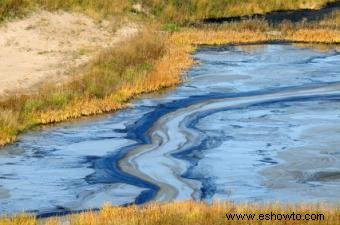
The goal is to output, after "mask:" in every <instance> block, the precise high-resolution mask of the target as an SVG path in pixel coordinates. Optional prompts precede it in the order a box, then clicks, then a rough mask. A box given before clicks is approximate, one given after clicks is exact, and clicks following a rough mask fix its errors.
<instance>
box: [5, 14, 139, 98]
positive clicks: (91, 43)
mask: <svg viewBox="0 0 340 225" xmlns="http://www.w3.org/2000/svg"><path fill="white" fill-rule="evenodd" d="M117 26H118V25H117V23H116V22H115V21H108V20H106V21H101V22H97V21H95V20H93V19H92V18H90V17H87V16H85V15H82V14H78V13H69V12H55V13H51V12H47V11H40V12H35V13H34V14H31V15H29V16H27V17H26V18H23V19H17V20H14V21H10V22H7V23H4V24H1V25H0V97H4V96H8V95H11V94H15V93H16V92H18V91H22V90H25V91H31V90H34V89H35V88H36V87H38V86H39V84H41V83H43V82H44V81H46V80H48V81H50V82H61V81H64V80H65V79H67V77H68V75H69V74H70V70H71V69H72V68H75V67H77V66H79V65H81V64H83V63H86V62H87V61H89V60H90V59H91V58H92V57H94V56H95V55H96V53H98V52H99V51H100V50H102V49H103V48H107V47H110V46H113V45H114V44H117V43H119V42H120V41H121V40H123V39H125V38H127V37H128V36H131V35H134V34H136V33H137V32H138V28H137V26H136V25H132V24H129V25H124V26H121V25H120V26H119V27H117ZM118 28H119V29H118Z"/></svg>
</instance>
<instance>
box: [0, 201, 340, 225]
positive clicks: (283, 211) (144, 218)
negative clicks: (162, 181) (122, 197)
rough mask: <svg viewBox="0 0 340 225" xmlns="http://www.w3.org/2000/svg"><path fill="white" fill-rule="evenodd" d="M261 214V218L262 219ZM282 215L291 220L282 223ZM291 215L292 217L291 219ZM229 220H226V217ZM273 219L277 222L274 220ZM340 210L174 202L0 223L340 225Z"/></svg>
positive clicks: (337, 208)
mask: <svg viewBox="0 0 340 225" xmlns="http://www.w3.org/2000/svg"><path fill="white" fill-rule="evenodd" d="M236 214H237V215H241V216H243V215H244V214H247V215H248V216H249V215H251V216H254V219H246V218H244V219H243V220H242V219H239V220H238V219H237V218H236V216H234V219H231V218H230V217H232V216H233V215H236ZM261 214H263V217H262V216H261ZM283 215H285V216H289V217H290V219H283ZM292 215H293V216H292ZM227 216H229V219H228V217H227ZM275 218H276V219H275ZM339 220H340V209H339V207H336V206H330V205H327V204H317V205H307V204H300V205H280V204H268V205H260V204H233V203H222V202H221V203H218V202H217V203H213V204H205V203H202V202H191V201H188V202H174V203H168V204H161V205H160V204H148V205H146V206H143V207H137V206H128V207H112V206H110V205H106V206H104V207H103V209H101V210H100V211H99V212H86V213H81V214H75V215H70V216H66V217H63V218H61V219H60V218H51V219H47V220H44V222H42V221H40V222H38V221H37V219H36V218H34V217H30V216H27V215H22V216H18V217H16V218H12V219H11V218H8V219H2V220H0V224H1V225H8V224H11V225H23V224H25V225H36V224H41V225H59V224H72V225H99V224H110V225H116V224H117V225H121V224H126V225H130V224H131V225H133V224H147V225H159V224H162V225H167V224H169V225H172V224H186V225H194V224H195V225H197V224H202V225H203V224H214V225H215V224H216V225H217V224H221V225H222V224H229V225H232V224H237V225H239V224H253V225H257V224H271V225H280V224H285V225H288V224H289V225H295V224H296V225H297V224H299V225H301V224H302V225H303V224H309V225H317V224H334V225H336V224H339Z"/></svg>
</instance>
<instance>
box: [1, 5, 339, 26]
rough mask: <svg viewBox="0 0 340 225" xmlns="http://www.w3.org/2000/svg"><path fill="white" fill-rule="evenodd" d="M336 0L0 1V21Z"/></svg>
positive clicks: (212, 13) (162, 14)
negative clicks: (39, 14) (57, 13)
mask: <svg viewBox="0 0 340 225" xmlns="http://www.w3.org/2000/svg"><path fill="white" fill-rule="evenodd" d="M335 1H336V0H266V1H259V0H242V1H239V0H214V1H210V0H189V1H182V0H171V1H165V0H141V1H135V0H82V1H79V0H0V21H1V20H3V19H4V18H7V17H12V16H17V15H22V14H24V13H26V12H28V11H30V10H33V9H38V8H43V9H47V10H58V9H63V10H73V11H79V12H84V13H86V14H88V15H91V16H95V17H103V16H108V15H117V14H122V13H126V12H128V11H131V10H132V5H133V4H134V3H142V4H143V6H144V7H145V8H146V9H148V11H149V12H150V13H151V14H153V15H155V16H156V17H157V20H161V21H162V22H164V23H171V22H175V23H177V24H188V23H191V22H195V21H197V20H201V19H205V18H218V17H229V16H243V15H250V14H263V13H267V12H271V11H275V10H285V9H305V8H308V9H318V8H320V7H322V6H323V5H325V4H327V3H329V2H335Z"/></svg>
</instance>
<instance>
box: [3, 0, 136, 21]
mask: <svg viewBox="0 0 340 225" xmlns="http://www.w3.org/2000/svg"><path fill="white" fill-rule="evenodd" d="M131 5H132V4H131V1H126V0H82V1H79V0H0V21H2V20H4V19H5V18H8V17H13V16H20V15H23V14H25V13H28V12H30V11H32V10H35V9H39V8H42V9H45V10H51V11H55V10H60V9H61V10H72V11H77V12H82V13H85V14H87V15H90V16H92V17H94V18H102V17H105V16H108V15H115V16H117V15H118V14H122V13H126V12H128V11H129V10H130V9H131Z"/></svg>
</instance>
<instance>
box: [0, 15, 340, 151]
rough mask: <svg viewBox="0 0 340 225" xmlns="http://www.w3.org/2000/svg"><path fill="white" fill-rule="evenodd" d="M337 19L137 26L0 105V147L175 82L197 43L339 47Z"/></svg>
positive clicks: (117, 106)
mask: <svg viewBox="0 0 340 225" xmlns="http://www.w3.org/2000/svg"><path fill="white" fill-rule="evenodd" d="M339 17H340V13H339V12H335V13H333V14H332V15H330V16H328V17H327V18H325V19H323V20H321V21H319V22H314V23H298V24H295V23H289V22H284V23H281V24H278V25H269V24H268V23H267V22H266V21H263V20H245V21H241V22H234V23H227V24H222V25H206V26H201V27H197V28H193V27H191V28H181V30H180V31H177V32H173V33H167V32H160V31H158V30H159V26H157V25H156V26H155V28H148V29H146V28H143V31H141V32H139V34H138V35H137V36H136V37H131V38H128V39H126V40H125V41H124V42H122V43H121V46H122V47H121V48H119V49H118V48H109V49H106V50H104V51H102V52H101V53H100V54H99V55H98V56H97V57H96V58H95V59H93V60H91V61H90V62H89V63H87V65H85V66H84V67H83V68H82V69H81V70H77V71H76V72H75V73H77V75H78V76H74V78H73V79H72V80H71V81H69V82H67V83H66V84H62V85H58V86H56V85H53V84H52V85H51V84H49V85H45V86H44V87H43V88H41V89H40V90H39V91H38V92H36V93H35V94H26V93H18V94H16V95H13V96H10V97H8V98H6V99H5V100H3V101H2V102H0V107H1V109H2V110H1V113H0V146H3V145H6V144H8V143H11V142H13V141H15V140H16V138H17V136H18V134H20V133H22V132H23V131H25V130H27V129H29V128H31V127H34V126H37V125H43V124H51V123H56V122H62V121H66V120H69V119H75V118H79V117H83V116H90V115H96V114H102V113H107V112H112V111H115V110H118V109H121V108H124V107H127V106H128V102H129V101H130V100H131V99H134V98H136V97H138V96H140V95H141V94H144V93H149V92H153V91H157V90H160V89H163V88H168V87H171V86H174V85H177V84H179V83H180V82H181V81H182V75H183V72H184V71H185V70H186V69H187V68H189V67H190V66H191V65H192V64H193V63H194V61H193V59H192V58H191V56H190V54H191V53H192V52H193V51H194V50H195V49H196V47H197V46H199V45H223V44H241V43H258V42H282V41H284V42H297V43H299V42H303V43H323V44H339V43H340V29H339V27H338V21H339ZM157 27H158V28H157ZM79 74H81V75H79Z"/></svg>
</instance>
